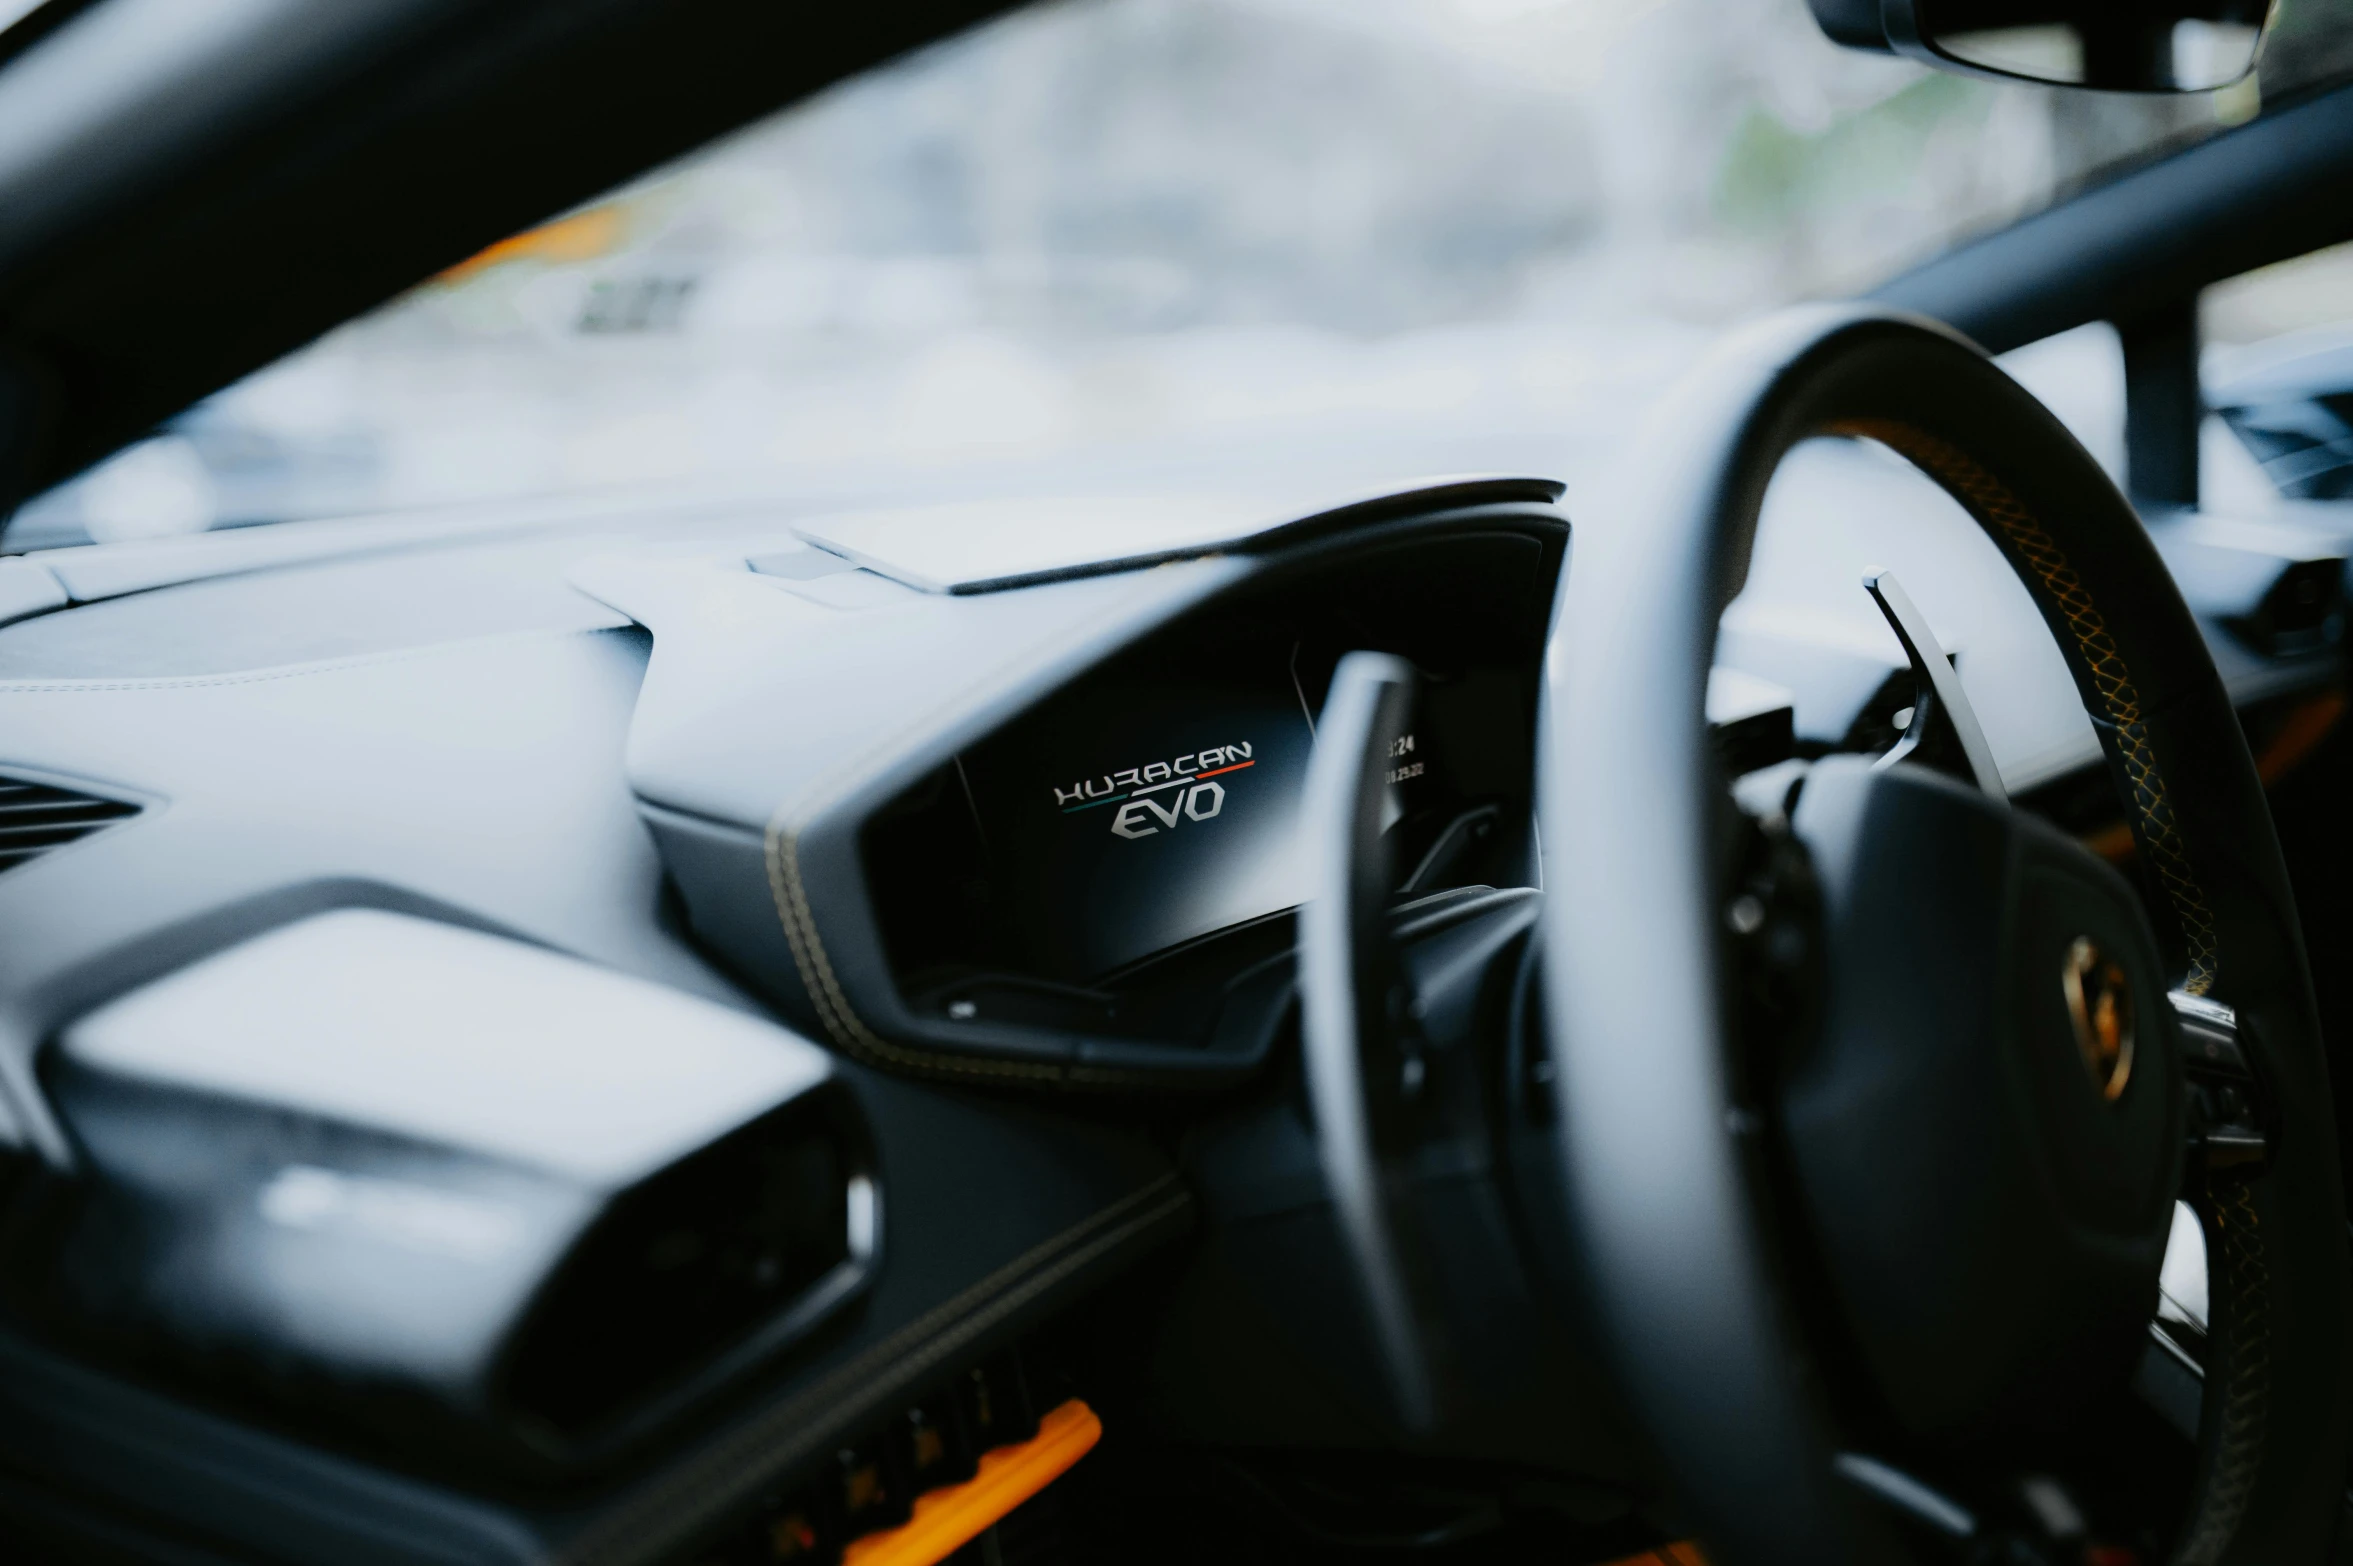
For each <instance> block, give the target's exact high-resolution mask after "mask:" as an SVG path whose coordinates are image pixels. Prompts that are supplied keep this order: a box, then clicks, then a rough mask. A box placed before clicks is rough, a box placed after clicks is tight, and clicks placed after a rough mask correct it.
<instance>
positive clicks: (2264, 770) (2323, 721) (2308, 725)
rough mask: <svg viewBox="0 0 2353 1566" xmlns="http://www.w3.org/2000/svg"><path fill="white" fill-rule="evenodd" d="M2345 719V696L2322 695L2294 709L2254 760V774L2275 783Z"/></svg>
mask: <svg viewBox="0 0 2353 1566" xmlns="http://www.w3.org/2000/svg"><path fill="white" fill-rule="evenodd" d="M2344 715H2345V693H2344V692H2342V691H2326V692H2323V693H2322V694H2320V695H2318V696H2315V697H2313V698H2312V699H2311V700H2310V701H2308V702H2305V703H2303V704H2302V705H2301V706H2299V707H2297V708H2296V710H2295V711H2293V712H2291V713H2289V714H2288V716H2287V721H2285V722H2284V723H2282V724H2281V725H2280V726H2279V732H2278V733H2277V734H2274V735H2273V736H2272V737H2271V743H2270V744H2268V745H2266V746H2264V747H2263V754H2262V755H2260V756H2258V757H2256V758H2255V770H2256V772H2258V773H2259V774H2261V775H2262V778H2263V781H2264V782H2265V783H2277V782H2278V781H2279V780H2280V779H2281V778H2282V777H2284V776H2286V775H2287V772H2288V769H2289V768H2291V767H2293V766H2295V764H2296V763H2297V762H2299V761H2302V760H2303V759H2304V758H2305V757H2306V756H2309V755H2311V754H2312V751H2313V748H2314V747H2315V746H2317V745H2318V744H2319V743H2320V742H2321V741H2322V740H2324V739H2327V738H2328V733H2329V730H2331V729H2333V728H2335V727H2336V726H2337V720H2338V719H2339V718H2341V717H2343V716H2344Z"/></svg>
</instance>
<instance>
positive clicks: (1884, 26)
mask: <svg viewBox="0 0 2353 1566" xmlns="http://www.w3.org/2000/svg"><path fill="white" fill-rule="evenodd" d="M1808 3H1809V4H1810V5H1811V6H1812V7H1813V11H1814V20H1815V21H1817V22H1819V23H1820V24H1821V26H1822V30H1823V31H1824V32H1825V33H1828V34H1829V35H1830V37H1831V38H1832V39H1834V40H1835V41H1837V42H1839V43H1842V44H1846V45H1848V46H1849V47H1853V48H1862V49H1881V50H1888V51H1891V52H1893V53H1896V54H1904V55H1910V56H1911V57H1912V58H1914V59H1916V60H1920V61H1923V62H1924V63H1926V64H1929V65H1933V66H1936V67H1937V68H1938V69H1940V70H1947V71H1960V72H1963V73H1965V74H1967V75H1971V76H2001V77H2009V78H2012V79H2015V80H2022V81H2030V82H2050V83H2054V84H2056V85H2059V86H2065V87H2088V88H2093V89H2095V90H2099V91H2105V92H2206V91H2210V90H2212V89H2214V88H2216V87H2227V86H2229V85H2230V84H2231V83H2232V82H2235V81H2237V80H2239V79H2240V78H2241V77H2244V76H2245V75H2246V74H2247V73H2248V72H2249V71H2251V70H2253V69H2254V68H2255V60H2256V57H2257V56H2258V55H2259V54H2260V53H2261V51H2262V48H2263V38H2264V34H2265V33H2266V32H2267V31H2268V30H2269V28H2270V26H2271V16H2272V11H2273V9H2274V0H1808Z"/></svg>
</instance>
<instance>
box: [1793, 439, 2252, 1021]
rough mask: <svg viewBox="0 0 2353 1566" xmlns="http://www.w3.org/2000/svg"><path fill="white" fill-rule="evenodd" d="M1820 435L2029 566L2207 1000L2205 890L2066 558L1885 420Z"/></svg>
mask: <svg viewBox="0 0 2353 1566" xmlns="http://www.w3.org/2000/svg"><path fill="white" fill-rule="evenodd" d="M1829 433H1831V434H1836V435H1862V436H1868V437H1869V438H1870V439H1872V440H1875V441H1878V442H1880V443H1881V444H1882V445H1885V446H1888V447H1891V448H1893V449H1894V450H1895V451H1897V452H1899V453H1900V454H1902V455H1903V457H1904V458H1905V459H1907V460H1908V461H1910V462H1912V463H1913V464H1915V465H1916V466H1918V467H1919V468H1921V469H1922V470H1923V471H1925V472H1927V473H1928V474H1929V475H1930V476H1932V477H1933V478H1935V479H1936V480H1937V481H1938V482H1939V483H1940V484H1942V485H1944V487H1945V488H1946V489H1948V490H1950V491H1951V492H1952V493H1953V494H1954V496H1955V497H1956V498H1958V499H1959V500H1961V501H1962V502H1963V503H1964V504H1965V505H1966V506H1967V507H1968V509H1969V511H1970V513H1971V514H1972V515H1974V516H1975V517H1976V518H1977V520H1978V522H1979V523H1980V525H1982V526H1984V527H1987V528H1989V529H1991V530H1993V531H1996V532H1998V533H1999V534H2000V535H2001V537H2002V538H2003V539H2005V540H2007V541H2008V543H2009V545H2010V547H2011V548H2012V549H2013V550H2014V551H2015V552H2016V553H2017V554H2018V556H2019V557H2020V558H2021V559H2023V560H2024V561H2025V562H2026V563H2027V565H2028V566H2030V567H2031V568H2032V569H2033V571H2034V574H2035V577H2036V578H2037V579H2038V580H2039V581H2040V582H2041V584H2042V589H2043V592H2044V593H2045V594H2046V595H2047V597H2048V598H2049V600H2050V601H2051V602H2052V603H2053V604H2055V605H2056V606H2057V607H2058V610H2059V612H2060V614H2061V615H2062V616H2063V617H2064V618H2065V620H2066V622H2067V629H2068V631H2069V632H2070V634H2072V635H2073V636H2074V638H2075V647H2076V652H2077V654H2078V655H2079V656H2080V657H2081V658H2082V660H2083V663H2084V665H2085V667H2086V668H2087V669H2088V670H2089V671H2090V673H2091V677H2092V686H2093V688H2094V689H2095V690H2097V691H2098V692H2099V696H2100V705H2101V706H2102V707H2103V708H2105V709H2106V712H2107V717H2108V722H2109V724H2110V726H2111V727H2113V728H2114V730H2115V731H2116V749H2117V754H2118V756H2119V758H2120V759H2121V760H2122V761H2123V763H2124V775H2125V779H2126V781H2127V783H2128V784H2129V786H2130V788H2131V792H2132V809H2133V815H2134V818H2135V819H2136V821H2137V822H2138V823H2139V826H2140V833H2139V836H2140V840H2141V848H2142V851H2143V852H2145V853H2146V854H2147V855H2148V857H2149V864H2150V867H2151V868H2152V869H2154V870H2155V871H2156V872H2157V880H2158V882H2159V884H2160V885H2162V886H2163V887H2164V888H2165V895H2166V898H2167V900H2168V901H2169V902H2171V903H2172V905H2173V911H2174V916H2175V918H2176V919H2177V920H2178V921H2179V922H2180V925H2181V934H2182V945H2183V948H2184V952H2183V955H2184V956H2185V957H2186V958H2187V959H2188V961H2189V974H2188V976H2187V977H2186V978H2185V979H2184V980H2183V982H2182V988H2184V989H2185V990H2187V991H2189V993H2191V994H2192V995H2204V994H2206V993H2208V992H2209V991H2210V990H2212V989H2213V988H2214V981H2215V978H2216V977H2217V975H2218V974H2219V973H2220V971H2221V958H2220V955H2219V951H2218V948H2217V941H2216V937H2215V931H2214V915H2213V912H2212V911H2211V910H2210V909H2208V908H2207V906H2206V895H2205V892H2204V891H2203V889H2201V888H2200V887H2199V885H2198V878H2197V875H2196V873H2195V871H2193V870H2192V868H2191V866H2190V860H2189V854H2188V851H2187V850H2186V849H2185V848H2184V847H2183V845H2182V841H2181V828H2180V824H2179V823H2178V822H2177V821H2175V819H2174V815H2173V801H2172V799H2171V797H2170V796H2168V795H2167V793H2166V791H2165V774H2164V772H2163V771H2162V769H2160V768H2159V766H2158V765H2157V754H2156V749H2155V747H2154V746H2152V745H2151V744H2150V742H2149V731H2148V725H2147V723H2146V722H2145V721H2144V719H2143V716H2142V713H2141V695H2140V691H2139V689H2138V687H2136V686H2135V685H2134V684H2133V680H2132V673H2131V671H2130V670H2128V669H2127V668H2126V667H2125V663H2124V655H2123V654H2122V653H2121V652H2120V651H2119V650H2118V649H2117V646H2116V638H2115V636H2114V635H2113V634H2112V633H2111V632H2110V631H2109V629H2108V622H2107V621H2106V619H2105V618H2103V617H2102V616H2101V614H2100V611H2099V607H2098V606H2097V605H2096V604H2094V603H2093V602H2092V595H2091V592H2090V590H2089V589H2087V588H2086V587H2085V586H2084V583H2083V578H2082V577H2081V576H2080V575H2079V574H2077V572H2076V569H2075V566H2074V564H2073V563H2072V562H2070V561H2069V560H2068V558H2067V552H2066V551H2065V550H2063V549H2061V548H2060V547H2059V544H2058V541H2057V540H2056V539H2054V538H2052V537H2051V535H2050V534H2049V533H2048V532H2046V531H2044V529H2043V525H2042V524H2041V523H2040V522H2039V521H2037V520H2036V519H2035V516H2034V513H2032V512H2031V511H2029V510H2027V509H2026V506H2025V505H2024V503H2023V502H2021V501H2020V500H2019V499H2018V497H2017V496H2015V495H2013V494H2011V493H2010V490H2009V487H2008V486H2007V485H2005V484H2003V483H2002V481H2001V480H2000V479H1998V478H1996V477H1995V476H1994V475H1993V474H1992V473H1991V472H1989V471H1988V470H1987V469H1986V468H1985V467H1984V466H1983V465H1982V464H1980V463H1979V462H1978V461H1977V460H1976V459H1975V458H1973V457H1971V456H1970V455H1969V454H1968V453H1967V452H1964V451H1962V450H1961V449H1960V448H1959V447H1957V446H1955V445H1953V444H1952V443H1950V442H1949V441H1945V440H1941V439H1939V438H1938V437H1936V436H1934V435H1931V434H1929V433H1927V432H1926V431H1925V430H1920V429H1915V428H1913V427H1912V426H1911V425H1908V424H1899V423H1897V422H1895V421H1894V420H1890V419H1849V420H1843V421H1841V422H1840V423H1838V424H1835V425H1833V426H1832V427H1831V429H1830V431H1829Z"/></svg>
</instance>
